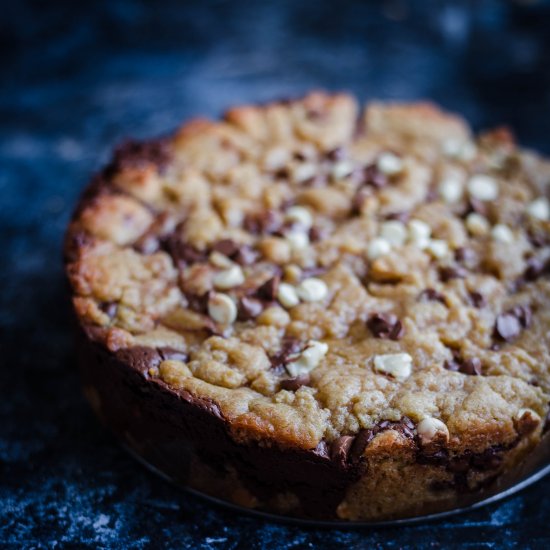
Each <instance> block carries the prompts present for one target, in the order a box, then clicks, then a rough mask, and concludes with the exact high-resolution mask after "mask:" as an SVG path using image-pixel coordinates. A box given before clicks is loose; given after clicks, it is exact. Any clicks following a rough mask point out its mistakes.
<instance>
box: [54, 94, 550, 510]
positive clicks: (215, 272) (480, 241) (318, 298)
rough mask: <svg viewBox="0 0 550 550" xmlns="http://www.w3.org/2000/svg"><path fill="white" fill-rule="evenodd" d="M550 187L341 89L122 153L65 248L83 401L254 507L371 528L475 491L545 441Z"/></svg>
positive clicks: (517, 152)
mask: <svg viewBox="0 0 550 550" xmlns="http://www.w3.org/2000/svg"><path fill="white" fill-rule="evenodd" d="M549 183H550V163H549V162H547V161H545V160H543V159H541V158H539V157H538V156H537V155H535V154H533V153H529V152H526V151H524V150H523V149H520V148H518V147H517V146H516V144H515V143H514V139H513V136H512V135H511V133H510V132H509V131H507V130H505V129H497V130H495V131H491V132H488V133H484V134H481V135H480V136H479V137H474V136H473V135H472V133H471V131H470V129H469V128H468V126H467V125H466V123H465V122H464V121H463V120H462V119H461V118H459V117H457V116H454V115H451V114H447V113H444V112H442V111H441V110H439V109H438V108H436V107H434V106H432V105H429V104H425V103H417V104H384V103H372V104H369V105H368V106H367V107H366V108H365V109H364V110H362V109H360V108H359V106H358V105H357V103H356V101H355V100H354V99H353V98H352V97H350V96H348V95H343V94H337V95H326V94H324V93H311V94H310V95H307V96H306V97H304V98H303V99H299V100H295V101H294V100H293V101H281V102H276V103H271V104H269V105H265V106H243V107H237V108H234V109H232V110H230V111H229V112H228V113H227V114H226V115H225V117H224V118H223V120H222V121H218V122H212V121H209V120H203V119H200V120H194V121H191V122H189V123H187V124H185V125H184V126H183V127H182V128H181V129H180V130H178V131H177V132H176V133H175V134H174V135H173V136H170V137H168V138H166V139H162V140H156V141H150V142H144V143H138V142H128V143H126V144H124V145H122V146H121V147H120V148H119V149H118V150H117V151H116V153H115V155H114V158H113V160H112V162H111V163H110V164H109V166H108V167H107V168H106V169H105V170H103V171H102V172H101V173H100V174H99V175H98V176H97V177H96V178H95V179H94V180H93V181H92V183H91V184H90V186H89V187H88V189H87V190H86V192H85V193H84V195H83V197H82V199H81V201H80V204H79V207H78V209H77V212H76V213H75V215H74V217H73V219H72V222H71V224H70V227H69V229H68V233H67V239H66V246H65V257H66V270H67V274H68V277H69V279H70V283H71V289H72V301H73V304H74V311H75V313H76V317H77V320H78V327H79V354H80V364H81V368H82V372H83V379H84V387H85V393H86V395H87V397H88V399H89V401H90V403H91V405H92V406H93V408H94V410H95V412H96V413H97V415H98V416H99V417H100V418H101V419H102V421H103V422H104V423H105V424H106V425H107V426H109V427H110V428H111V429H112V430H113V431H114V432H115V433H116V434H117V436H118V437H119V438H120V439H122V440H123V441H124V442H125V444H126V445H127V446H129V447H130V448H131V449H133V450H134V452H135V453H137V454H139V455H140V456H141V457H143V458H144V459H145V460H146V461H147V462H148V463H150V464H152V465H154V466H155V467H156V468H158V469H159V470H160V471H162V472H163V473H165V474H166V475H168V476H169V477H170V478H172V479H175V480H177V481H179V482H182V483H186V484H187V485H189V486H190V487H193V488H194V489H197V490H199V491H201V492H204V493H207V494H210V495H213V496H216V497H218V498H221V499H225V500H228V501H231V502H234V503H237V504H239V505H242V506H246V507H250V508H255V509H258V510H264V511H270V512H276V513H279V514H283V515H287V516H292V517H307V518H316V519H340V520H352V521H354V520H363V521H364V520H366V521H370V520H381V519H388V518H398V517H407V516H414V515H418V514H423V513H426V512H430V511H432V512H433V511H436V510H440V509H442V507H444V506H448V505H449V503H451V505H452V503H453V502H458V499H460V498H461V496H462V495H465V494H473V495H475V494H478V493H479V492H480V491H482V490H484V489H486V488H487V487H490V486H492V484H495V483H498V482H499V479H501V478H502V477H503V476H505V475H507V473H508V472H510V471H514V470H515V469H517V468H518V467H519V466H520V464H521V463H522V461H523V460H524V459H525V458H526V457H527V456H528V455H530V454H531V453H532V452H533V450H534V449H535V448H536V446H537V445H538V444H539V443H540V441H541V438H542V437H543V434H544V431H545V424H546V417H547V413H548V402H549V399H550V397H549V394H550V376H549V372H550V337H549V330H550V281H549V279H548V277H547V273H548V272H549V271H550V221H549V218H550V205H549V202H548V200H547V197H546V194H547V192H548V185H549Z"/></svg>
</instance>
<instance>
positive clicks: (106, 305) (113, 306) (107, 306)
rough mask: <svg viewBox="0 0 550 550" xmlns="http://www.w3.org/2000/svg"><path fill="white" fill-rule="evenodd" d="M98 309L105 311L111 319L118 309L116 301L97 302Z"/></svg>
mask: <svg viewBox="0 0 550 550" xmlns="http://www.w3.org/2000/svg"><path fill="white" fill-rule="evenodd" d="M99 309H101V311H103V313H106V314H107V315H108V316H109V317H110V318H111V319H112V318H113V317H114V316H115V315H116V312H117V309H118V303H117V302H102V303H101V304H99Z"/></svg>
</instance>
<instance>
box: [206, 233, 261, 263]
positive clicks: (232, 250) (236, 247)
mask: <svg viewBox="0 0 550 550" xmlns="http://www.w3.org/2000/svg"><path fill="white" fill-rule="evenodd" d="M213 250H215V251H216V252H219V253H220V254H223V255H224V256H227V257H228V258H229V259H230V260H233V261H235V262H237V263H238V264H240V265H250V264H252V263H254V262H255V261H256V260H257V259H258V252H256V251H255V250H254V249H253V248H251V247H250V246H248V245H247V244H240V243H237V242H235V241H233V240H232V239H222V240H221V241H218V242H217V243H216V244H215V245H214V247H213Z"/></svg>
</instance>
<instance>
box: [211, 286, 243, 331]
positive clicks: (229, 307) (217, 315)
mask: <svg viewBox="0 0 550 550" xmlns="http://www.w3.org/2000/svg"><path fill="white" fill-rule="evenodd" d="M208 315H210V317H211V319H212V320H213V321H215V322H216V323H220V324H221V325H230V324H231V323H234V322H235V319H237V306H236V305H235V302H234V301H233V300H232V299H231V298H230V297H229V296H228V295H227V294H220V293H217V292H215V293H212V295H211V296H210V298H209V299H208Z"/></svg>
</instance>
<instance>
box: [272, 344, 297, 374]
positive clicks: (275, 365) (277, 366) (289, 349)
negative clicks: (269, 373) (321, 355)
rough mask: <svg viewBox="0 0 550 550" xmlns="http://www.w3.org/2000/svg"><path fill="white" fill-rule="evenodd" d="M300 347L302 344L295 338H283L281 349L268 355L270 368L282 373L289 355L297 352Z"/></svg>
mask: <svg viewBox="0 0 550 550" xmlns="http://www.w3.org/2000/svg"><path fill="white" fill-rule="evenodd" d="M301 348H302V345H301V343H300V341H299V340H297V339H296V338H285V339H284V340H283V342H282V344H281V349H280V350H279V351H278V352H277V353H275V354H274V355H272V356H271V357H270V361H271V368H272V369H273V370H274V371H276V372H278V373H281V374H282V373H283V372H284V368H285V366H286V364H287V363H288V359H289V357H290V356H291V355H293V354H295V353H298V352H299V351H300V350H301Z"/></svg>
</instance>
